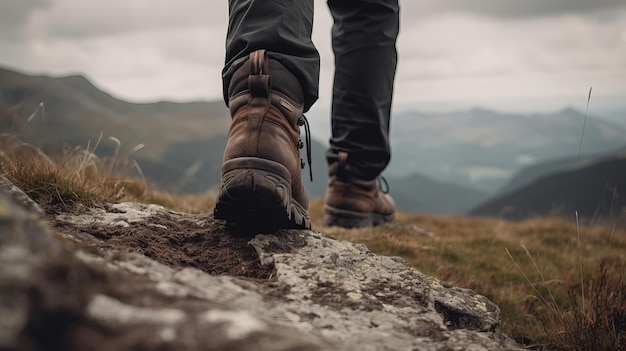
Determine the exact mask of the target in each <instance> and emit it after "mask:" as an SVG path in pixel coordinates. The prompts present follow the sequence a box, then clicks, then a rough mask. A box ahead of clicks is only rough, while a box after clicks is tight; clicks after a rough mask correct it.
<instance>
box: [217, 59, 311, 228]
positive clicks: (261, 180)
mask: <svg viewBox="0 0 626 351" xmlns="http://www.w3.org/2000/svg"><path fill="white" fill-rule="evenodd" d="M270 76H271V80H272V82H271V84H270ZM229 96H230V99H229V104H228V106H229V109H230V115H231V116H232V122H231V125H230V130H229V132H228V139H227V143H226V149H225V151H224V163H223V165H222V182H221V185H220V190H219V194H218V197H217V202H216V205H215V210H214V215H215V218H218V219H224V220H227V221H229V222H232V223H240V224H245V225H251V226H254V227H255V228H259V229H267V230H274V229H280V228H311V219H310V218H309V213H308V211H307V207H308V202H309V201H308V196H307V193H306V190H305V188H304V185H303V183H302V179H301V171H302V168H303V167H304V161H302V160H301V159H300V151H299V149H301V148H302V147H303V146H304V143H303V142H302V140H300V126H301V125H303V124H305V123H307V122H306V119H304V116H303V115H302V113H303V109H304V107H303V100H304V98H303V94H302V88H301V87H300V84H299V83H298V80H297V79H296V78H295V76H293V75H292V74H291V73H290V72H289V71H287V70H286V69H285V67H284V66H282V65H281V64H280V63H279V62H278V61H275V60H271V59H268V57H267V54H266V53H265V50H258V51H255V52H253V53H251V54H250V57H249V59H248V61H247V62H246V63H245V64H244V65H243V66H242V67H241V68H240V69H239V70H237V71H236V72H235V74H234V75H233V77H232V78H231V83H230V87H229ZM307 126H308V124H307ZM307 132H308V128H307ZM307 136H308V135H307ZM309 140H310V139H309V137H307V143H308V141H309ZM307 146H309V145H307ZM309 149H310V148H308V150H309ZM309 152H310V151H309ZM309 159H310V157H309Z"/></svg>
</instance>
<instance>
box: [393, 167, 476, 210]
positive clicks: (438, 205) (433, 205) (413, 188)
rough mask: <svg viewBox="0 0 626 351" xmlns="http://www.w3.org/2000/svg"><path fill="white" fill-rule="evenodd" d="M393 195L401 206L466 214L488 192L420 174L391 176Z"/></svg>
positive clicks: (410, 208)
mask: <svg viewBox="0 0 626 351" xmlns="http://www.w3.org/2000/svg"><path fill="white" fill-rule="evenodd" d="M388 182H389V186H390V194H391V195H392V196H393V198H394V200H395V202H396V205H397V206H398V208H399V209H401V210H403V211H408V212H428V213H433V214H463V213H465V212H466V211H468V210H469V209H471V208H472V207H474V206H476V205H478V204H479V203H481V202H482V201H485V200H486V199H487V197H488V194H487V193H485V192H481V191H478V190H474V189H471V188H467V187H464V186H461V185H457V184H451V183H445V182H439V181H436V180H433V179H430V178H428V177H425V176H423V175H420V174H412V175H410V176H407V177H401V178H396V177H389V179H388Z"/></svg>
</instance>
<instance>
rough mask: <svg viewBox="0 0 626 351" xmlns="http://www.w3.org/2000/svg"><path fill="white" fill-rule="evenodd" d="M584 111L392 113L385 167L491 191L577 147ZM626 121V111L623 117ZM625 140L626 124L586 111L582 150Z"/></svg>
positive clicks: (591, 151)
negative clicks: (388, 158) (389, 159)
mask: <svg viewBox="0 0 626 351" xmlns="http://www.w3.org/2000/svg"><path fill="white" fill-rule="evenodd" d="M584 120H585V116H584V114H583V113H581V112H580V111H577V110H575V109H572V108H566V109H563V110H561V111H558V112H555V113H551V114H530V115H523V114H512V113H498V112H495V111H491V110H486V109H473V110H469V111H456V112H448V113H424V112H410V111H409V112H403V113H398V114H396V115H394V116H393V119H392V130H391V139H390V140H391V143H392V163H391V165H390V167H389V172H390V173H392V174H394V175H408V174H411V173H415V172H419V173H420V174H424V175H426V176H428V177H429V178H432V179H437V180H439V181H445V182H449V183H455V184H459V185H463V186H465V187H470V188H475V189H479V190H481V191H485V192H488V193H490V194H495V193H496V192H497V191H498V190H499V189H500V188H501V187H503V186H504V185H505V184H506V183H507V182H508V180H509V178H510V177H511V176H513V175H514V174H515V173H517V172H518V171H521V170H522V169H524V168H525V167H527V166H532V165H533V164H539V163H543V162H547V161H552V160H556V159H563V158H568V157H575V156H576V155H577V153H578V149H579V145H580V141H581V139H580V138H581V131H582V127H583V122H584ZM623 120H624V121H625V123H626V116H624V119H623ZM625 145H626V124H618V123H615V122H612V121H608V120H604V119H601V118H598V117H595V116H594V115H593V113H590V115H589V116H588V117H587V120H586V125H585V131H584V137H583V148H582V156H583V157H586V156H596V155H598V154H604V153H610V152H613V151H614V150H617V149H619V148H622V147H624V146H625Z"/></svg>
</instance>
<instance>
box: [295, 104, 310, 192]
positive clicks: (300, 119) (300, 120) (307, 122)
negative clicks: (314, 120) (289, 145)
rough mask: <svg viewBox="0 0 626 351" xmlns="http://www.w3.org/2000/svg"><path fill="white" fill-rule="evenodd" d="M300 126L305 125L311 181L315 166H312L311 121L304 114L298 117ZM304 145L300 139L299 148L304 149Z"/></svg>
mask: <svg viewBox="0 0 626 351" xmlns="http://www.w3.org/2000/svg"><path fill="white" fill-rule="evenodd" d="M298 126H300V127H302V126H304V140H305V144H306V160H307V163H308V164H309V176H310V177H311V181H313V168H312V167H311V164H312V162H311V161H312V157H311V127H309V121H308V120H307V119H306V117H305V116H304V115H302V116H300V118H298ZM303 147H304V144H303V143H302V139H300V140H299V142H298V148H299V149H302V148H303ZM302 168H304V161H302Z"/></svg>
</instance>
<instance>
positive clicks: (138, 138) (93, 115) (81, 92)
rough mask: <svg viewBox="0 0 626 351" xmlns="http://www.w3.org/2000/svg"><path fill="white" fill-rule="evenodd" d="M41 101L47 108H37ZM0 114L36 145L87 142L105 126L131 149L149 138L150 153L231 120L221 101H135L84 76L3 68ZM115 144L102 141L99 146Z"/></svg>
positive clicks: (8, 128) (220, 128)
mask: <svg viewBox="0 0 626 351" xmlns="http://www.w3.org/2000/svg"><path fill="white" fill-rule="evenodd" d="M41 102H43V103H44V105H43V106H44V108H43V111H42V110H41V109H39V110H38V106H39V104H40V103H41ZM35 111H38V112H37V114H36V115H35V116H34V118H33V119H32V120H31V121H30V122H27V119H28V118H29V116H31V115H32V114H33V113H34V112H35ZM0 117H2V118H0V120H1V121H2V123H1V124H0V128H1V129H0V130H1V131H3V132H14V133H15V132H16V133H19V134H20V135H22V136H23V137H24V139H26V141H31V142H33V141H36V142H37V145H41V144H42V141H43V146H46V147H50V146H57V145H58V144H59V143H69V144H70V145H87V142H88V141H89V140H91V142H92V143H95V141H96V140H97V138H98V136H99V134H100V132H101V131H102V133H103V135H104V137H105V138H108V136H114V137H116V138H118V139H119V140H121V142H122V145H123V146H124V147H125V148H127V149H131V148H132V147H134V146H135V145H137V144H140V143H143V144H145V148H144V150H143V151H142V155H144V156H145V157H148V158H151V159H157V158H158V156H159V154H160V153H161V152H162V151H163V150H164V149H165V148H166V147H167V145H168V144H169V143H172V142H177V141H183V140H188V139H190V138H206V137H210V136H213V135H217V134H220V133H224V132H225V131H226V130H227V129H228V123H229V119H228V111H227V110H226V108H225V107H224V103H223V102H221V101H214V102H189V103H174V102H166V101H161V102H156V103H146V104H135V103H130V102H126V101H122V100H119V99H117V98H115V97H113V96H111V95H109V94H107V93H106V92H103V91H101V90H100V89H98V88H97V87H95V86H94V85H93V84H91V83H90V82H89V81H88V80H87V79H86V78H85V77H82V76H69V77H62V78H54V77H48V76H29V75H25V74H21V73H17V72H12V71H10V70H7V69H2V68H0ZM113 147H114V145H112V143H102V144H101V145H100V149H99V151H100V152H105V151H107V150H111V149H112V148H113Z"/></svg>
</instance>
